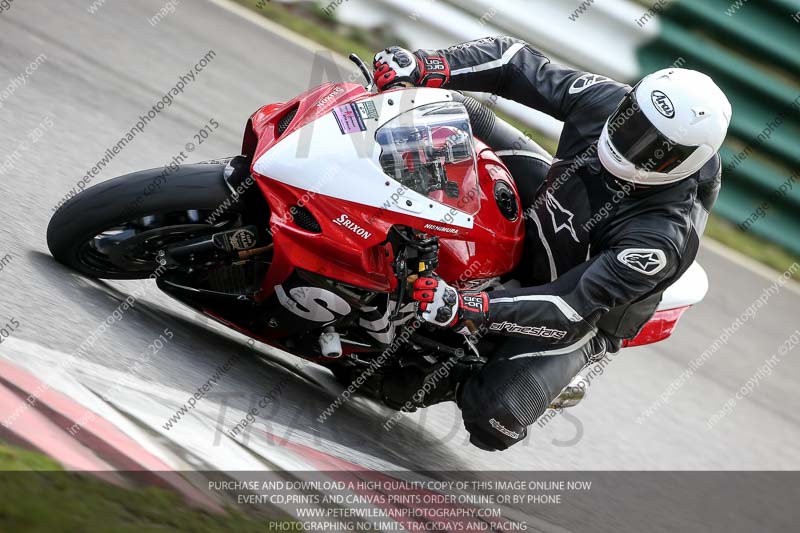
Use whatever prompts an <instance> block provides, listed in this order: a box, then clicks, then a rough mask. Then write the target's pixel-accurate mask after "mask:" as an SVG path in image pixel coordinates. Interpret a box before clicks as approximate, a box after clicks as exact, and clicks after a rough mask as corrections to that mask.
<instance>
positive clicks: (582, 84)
mask: <svg viewBox="0 0 800 533" xmlns="http://www.w3.org/2000/svg"><path fill="white" fill-rule="evenodd" d="M609 81H614V80H612V79H611V78H607V77H605V76H600V75H598V74H584V75H583V76H581V77H579V78H576V79H575V81H573V82H572V85H570V86H569V94H578V93H580V92H583V91H585V90H586V89H588V88H589V87H592V86H593V85H598V84H600V83H606V82H609Z"/></svg>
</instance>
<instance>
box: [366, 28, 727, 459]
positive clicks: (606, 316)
mask: <svg viewBox="0 0 800 533" xmlns="http://www.w3.org/2000/svg"><path fill="white" fill-rule="evenodd" d="M375 71H376V72H375V77H376V82H377V84H378V87H379V89H382V90H385V89H386V88H388V87H390V86H391V85H393V84H395V83H397V82H406V83H412V84H414V85H418V86H427V87H443V88H446V89H453V90H467V91H479V92H487V93H494V94H497V95H499V96H502V97H505V98H509V99H511V100H515V101H517V102H520V103H522V104H525V105H527V106H530V107H532V108H534V109H537V110H539V111H542V112H544V113H547V114H549V115H551V116H553V117H555V118H557V119H559V120H562V121H563V122H564V128H563V133H562V134H561V138H560V139H559V144H558V151H557V152H556V154H555V160H554V162H552V166H551V165H550V161H549V160H548V158H547V156H546V155H543V153H542V150H541V149H540V148H539V147H538V145H536V144H535V143H533V141H531V140H530V139H529V138H527V137H526V136H524V135H522V134H521V133H520V132H519V131H518V130H515V129H513V128H510V126H508V124H506V123H504V122H502V121H500V120H499V119H495V118H494V116H492V118H491V119H489V120H488V121H487V120H485V119H486V117H485V109H484V114H483V115H481V111H480V110H478V107H479V106H477V105H476V102H475V101H474V100H473V99H470V98H468V97H461V100H462V101H465V105H466V106H467V108H468V109H469V110H470V112H471V113H472V114H477V115H478V116H479V117H480V120H483V121H484V122H488V123H483V124H481V125H480V128H478V127H476V128H475V129H476V132H475V133H476V136H478V137H480V138H482V140H484V141H485V142H487V144H489V145H490V146H492V148H494V149H495V150H496V151H497V152H498V155H501V156H502V157H503V159H504V161H505V162H506V164H507V165H508V167H509V169H510V170H511V171H512V174H513V175H514V178H515V181H517V183H518V186H519V190H520V195H521V200H522V205H523V208H524V209H525V219H526V220H525V222H526V245H525V251H524V254H523V261H522V262H521V265H520V267H519V268H518V271H517V272H516V273H515V276H514V278H515V279H516V280H518V281H519V282H520V285H521V288H516V289H500V290H493V291H490V292H488V293H479V294H478V295H469V294H468V293H466V292H459V291H456V290H455V289H454V288H452V287H449V286H448V285H447V284H446V283H444V282H443V281H442V280H440V279H438V278H435V277H434V278H426V279H423V280H419V281H418V282H417V284H416V286H415V288H416V291H415V293H414V297H415V299H417V300H418V301H419V302H420V304H419V306H420V307H419V312H420V314H421V316H422V318H423V319H425V320H427V321H428V322H430V323H432V324H435V325H437V326H440V327H451V328H455V329H456V330H461V331H463V330H464V328H465V327H466V329H469V330H470V331H472V332H474V333H475V332H477V334H480V335H483V334H486V333H488V335H487V336H486V340H487V341H488V343H489V345H490V346H492V351H491V355H490V360H489V362H488V363H487V364H486V365H485V366H484V367H483V368H482V369H481V370H480V371H478V372H476V373H473V374H472V375H467V376H460V377H459V378H458V379H459V380H460V382H459V383H456V384H452V383H451V384H450V386H453V387H455V388H457V389H458V394H457V401H458V404H459V406H460V407H461V409H462V413H463V417H464V423H465V426H466V428H467V430H468V431H469V432H470V434H471V441H472V443H473V444H475V445H476V446H478V447H481V448H483V449H486V450H501V449H505V448H507V447H509V446H511V445H513V444H515V443H516V442H519V441H520V440H522V439H523V438H524V437H525V435H526V432H527V430H526V428H527V426H529V425H530V424H532V423H533V422H534V421H535V420H536V419H537V418H538V417H539V416H541V415H542V414H543V413H544V411H545V409H546V408H547V406H548V405H549V404H550V402H551V401H552V400H553V399H554V398H555V397H556V396H558V394H559V393H560V391H561V390H562V389H563V388H564V387H565V386H566V385H567V384H568V383H569V382H570V380H571V379H572V378H573V377H574V376H575V375H576V374H577V373H578V372H579V371H580V370H581V368H583V367H584V366H585V365H586V364H588V363H590V362H593V361H596V360H598V359H599V358H602V357H603V356H604V355H605V354H606V353H607V352H615V351H617V350H619V348H620V346H621V342H622V340H624V339H630V338H632V337H634V336H635V335H636V334H637V333H638V332H639V330H640V329H641V328H642V326H643V325H644V324H645V322H647V320H648V319H649V318H650V317H651V316H652V315H653V313H654V311H655V309H656V307H657V305H658V303H659V301H660V299H661V294H662V292H663V291H664V289H665V288H666V287H667V286H669V285H670V284H672V283H673V282H674V281H675V280H676V279H677V278H678V277H679V276H680V275H681V274H683V272H684V271H685V270H686V269H687V268H688V267H689V266H690V265H691V263H692V262H693V260H694V258H695V256H696V254H697V250H698V244H699V239H700V236H701V235H702V233H703V230H704V228H705V225H706V220H707V218H708V213H709V211H710V209H711V207H712V205H713V204H714V201H715V200H716V197H717V194H718V192H719V188H720V158H719V155H718V153H717V150H718V149H719V144H721V142H722V139H723V138H724V135H725V131H724V130H726V129H727V125H728V123H729V121H730V104H729V103H728V102H727V99H725V97H724V95H723V94H722V92H721V91H719V89H718V88H716V86H715V85H713V82H711V81H710V78H707V77H705V76H704V75H702V74H699V73H696V72H693V71H684V70H682V69H671V70H666V71H660V72H662V73H665V74H662V75H661V76H662V78H663V79H660V78H658V77H657V78H655V81H652V82H651V81H649V80H648V78H645V80H643V82H642V84H645V83H646V82H647V83H661V82H663V83H667V85H666V87H667V88H665V89H664V90H663V91H662V90H652V95H653V97H652V98H651V97H650V92H648V94H647V98H643V97H642V95H639V97H638V100H637V97H636V95H635V94H634V93H635V91H636V88H633V89H632V88H631V87H630V86H627V85H625V84H622V83H618V82H616V81H614V80H612V79H609V78H606V77H603V76H598V75H595V74H589V73H586V72H581V71H577V70H574V69H572V68H569V67H566V66H563V65H557V64H553V63H551V62H550V61H549V60H548V59H547V58H546V57H545V56H543V55H542V54H541V53H539V52H537V51H536V50H535V49H534V48H532V47H531V46H530V45H528V44H527V43H524V42H522V41H519V40H516V39H513V38H510V37H499V38H486V39H480V40H477V41H473V42H469V43H464V44H461V45H458V46H454V47H452V48H448V49H446V50H438V51H432V50H428V51H425V50H418V51H417V52H414V53H413V54H412V53H411V52H408V51H407V50H404V49H402V48H397V47H393V48H389V49H387V50H385V51H382V52H380V53H379V54H378V55H376V58H375ZM651 76H655V74H654V75H651ZM682 76H695V77H697V76H704V79H708V83H710V85H708V89H707V90H706V93H707V94H705V95H701V96H699V97H698V101H694V100H692V101H691V102H689V103H686V102H683V101H682V96H681V94H682V93H681V91H682V88H681V86H680V85H674V84H675V83H678V84H680V83H681V77H682ZM693 79H694V78H693ZM664 80H667V81H664ZM676 80H677V81H676ZM669 83H672V84H673V85H669ZM702 83H705V82H704V81H701V86H698V85H697V83H695V84H694V87H695V89H696V90H697V91H698V92H699V93H702V92H703V87H702ZM637 87H638V86H637ZM648 87H649V86H648ZM655 87H659V86H658V85H656V86H655ZM674 87H678V89H675V88H674ZM715 90H716V91H718V93H717V92H715ZM648 91H650V89H649V88H648ZM640 92H641V91H640ZM665 93H666V96H667V100H666V101H667V102H668V104H664V103H663V102H664V101H665V100H664V99H663V98H661V95H663V94H665ZM459 96H460V95H459ZM651 100H652V104H650V103H649V102H650V101H651ZM698 102H699V103H698ZM657 104H658V105H661V109H660V110H659V109H655V111H658V112H659V113H660V114H661V115H662V116H663V117H665V118H661V117H660V116H659V115H656V114H655V113H654V108H647V109H643V108H644V107H645V105H647V106H650V105H652V106H655V105H657ZM687 106H688V107H687ZM670 107H672V109H670ZM684 108H690V109H691V110H692V111H694V113H695V115H696V116H695V119H694V120H695V121H697V114H698V111H697V109H698V108H702V109H704V111H703V112H700V113H699V115H702V118H703V119H704V121H705V122H704V123H703V124H701V126H702V127H703V128H705V131H703V132H700V133H698V132H697V131H695V130H696V129H699V128H698V127H696V126H695V124H694V122H692V120H688V121H687V120H686V118H685V113H684V111H683V109H684ZM615 113H616V114H615ZM682 113H684V114H683V115H682ZM670 114H672V115H673V117H670V116H669V115H670ZM612 115H613V116H612ZM623 115H624V116H623ZM710 115H713V116H710ZM709 116H710V118H709ZM610 117H611V118H610ZM647 117H651V118H650V119H649V120H648V118H647ZM653 117H656V118H653ZM669 120H673V121H676V120H684V122H685V123H686V124H685V127H684V126H681V128H682V129H681V132H686V134H685V137H686V138H689V140H690V141H691V140H693V142H687V141H686V139H685V138H684V139H676V138H675V137H676V135H674V134H669V133H667V132H665V131H664V128H665V127H666V128H672V127H673V126H674V124H673V123H670V122H669ZM473 122H475V120H473ZM609 123H611V124H616V125H617V127H616V128H614V127H613V126H612V129H611V130H608V131H607V134H609V137H610V138H611V139H612V141H613V142H610V143H608V144H607V145H604V144H603V143H605V142H606V139H605V138H603V139H601V134H602V133H603V131H604V129H608V128H609ZM661 123H664V124H667V126H659V124H661ZM474 127H475V125H474ZM692 128H695V129H692ZM615 129H616V131H614V130H615ZM479 130H480V131H479ZM719 130H723V131H721V132H720V131H719ZM720 133H721V136H720ZM698 134H701V136H702V135H705V136H706V137H709V136H710V138H711V139H712V140H710V141H708V142H706V144H708V145H710V146H711V148H710V149H707V150H706V151H707V154H706V155H704V156H703V155H702V154H701V155H698V154H699V152H696V151H695V150H696V148H697V145H699V144H702V143H703V142H705V141H697V138H698V137H697V135H698ZM647 139H650V141H652V142H650V141H648V140H647ZM682 141H683V143H686V144H682ZM657 142H661V143H666V145H667V147H668V149H667V150H666V151H667V152H668V153H667V154H666V155H665V154H664V153H663V152H664V150H659V149H658V146H659V145H658V144H657ZM504 144H505V145H504ZM603 150H605V153H606V154H610V156H611V157H613V158H614V160H618V161H617V163H619V162H622V163H621V164H626V165H628V167H629V169H632V170H631V172H633V173H631V174H625V172H623V171H622V170H618V169H617V167H616V166H614V165H613V164H612V163H614V160H609V159H608V157H609V156H608V155H607V156H606V159H604V160H603V161H601V159H602V158H603V153H600V152H602V151H603ZM693 154H694V156H693V157H692V155H693ZM682 163H686V164H685V165H682ZM692 165H694V168H691V167H692ZM609 167H611V168H609ZM634 167H635V168H634ZM687 168H688V169H689V170H688V171H687ZM611 169H614V170H616V174H612V172H610V170H611ZM681 172H682V173H681ZM454 295H455V296H457V297H455V298H454ZM465 296H468V297H467V298H466V299H465V298H464V297H465ZM442 307H444V308H445V310H444V311H442V310H441V308H442Z"/></svg>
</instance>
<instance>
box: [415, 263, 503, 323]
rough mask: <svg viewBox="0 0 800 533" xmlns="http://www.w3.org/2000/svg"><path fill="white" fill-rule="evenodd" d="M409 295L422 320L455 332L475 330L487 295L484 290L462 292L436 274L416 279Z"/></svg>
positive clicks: (485, 307)
mask: <svg viewBox="0 0 800 533" xmlns="http://www.w3.org/2000/svg"><path fill="white" fill-rule="evenodd" d="M412 298H414V300H416V301H417V313H418V315H419V317H420V318H421V319H422V320H424V321H425V322H428V323H430V324H433V325H435V326H438V327H440V328H451V329H454V330H455V331H456V332H457V333H463V334H469V333H474V332H476V331H478V330H479V329H480V328H481V326H482V325H483V323H484V322H485V321H486V317H487V316H488V315H489V295H487V294H486V293H485V292H462V291H459V290H458V289H456V288H454V287H451V286H450V285H448V284H447V283H445V282H444V281H443V280H441V279H439V278H438V277H425V278H419V279H417V280H416V281H415V282H414V292H413V294H412Z"/></svg>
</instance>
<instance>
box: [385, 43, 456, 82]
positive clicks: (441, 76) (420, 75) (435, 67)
mask: <svg viewBox="0 0 800 533" xmlns="http://www.w3.org/2000/svg"><path fill="white" fill-rule="evenodd" d="M373 65H374V67H375V73H374V76H375V85H376V86H377V87H378V91H385V90H386V89H387V88H388V87H389V86H391V85H394V84H397V83H410V84H411V85H415V86H417V87H433V88H439V87H441V86H442V85H444V84H445V83H447V81H448V80H449V79H450V65H449V64H448V63H447V60H446V59H445V58H444V57H442V56H437V55H429V54H428V53H427V52H425V51H423V50H417V51H416V52H414V53H412V52H410V51H408V50H406V49H405V48H400V47H399V46H392V47H390V48H387V49H386V50H381V51H380V52H378V53H377V54H375V60H374V62H373Z"/></svg>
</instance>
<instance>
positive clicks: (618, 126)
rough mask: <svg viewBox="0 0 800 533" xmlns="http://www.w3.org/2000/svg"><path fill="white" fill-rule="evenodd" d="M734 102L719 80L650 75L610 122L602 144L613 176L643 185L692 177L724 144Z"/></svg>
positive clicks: (674, 73) (684, 73) (693, 74)
mask: <svg viewBox="0 0 800 533" xmlns="http://www.w3.org/2000/svg"><path fill="white" fill-rule="evenodd" d="M730 122H731V104H730V102H729V101H728V99H727V97H726V96H725V94H724V93H723V92H722V90H721V89H720V88H719V87H717V84H716V83H714V81H713V80H712V79H711V78H709V77H708V76H706V75H705V74H703V73H701V72H697V71H694V70H686V69H681V68H668V69H664V70H659V71H657V72H654V73H652V74H650V75H648V76H645V77H644V78H643V79H642V80H641V81H640V82H639V83H637V84H636V86H635V87H634V88H633V90H632V91H631V92H630V93H628V95H627V96H626V97H625V99H624V100H622V102H621V103H620V104H619V106H618V107H617V110H616V111H614V113H613V114H612V115H611V116H610V117H609V119H608V120H607V121H606V125H605V127H604V128H603V133H602V134H601V135H600V140H599V142H598V146H597V152H598V156H599V157H600V162H601V163H602V164H603V166H604V167H605V168H606V170H608V171H609V172H610V173H611V174H613V175H614V176H616V177H617V178H620V179H622V180H625V181H629V182H633V183H637V184H640V185H663V184H665V183H672V182H675V181H679V180H682V179H684V178H686V177H689V176H691V175H692V174H694V173H695V172H697V171H698V170H700V168H701V167H702V166H703V165H704V164H706V163H707V162H708V160H709V159H711V158H712V157H713V156H714V154H715V153H717V151H719V149H720V147H721V146H722V141H723V140H725V134H726V133H727V131H728V125H729V124H730Z"/></svg>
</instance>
